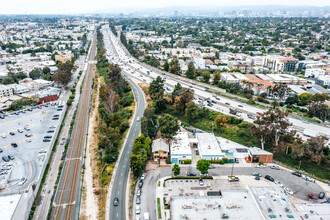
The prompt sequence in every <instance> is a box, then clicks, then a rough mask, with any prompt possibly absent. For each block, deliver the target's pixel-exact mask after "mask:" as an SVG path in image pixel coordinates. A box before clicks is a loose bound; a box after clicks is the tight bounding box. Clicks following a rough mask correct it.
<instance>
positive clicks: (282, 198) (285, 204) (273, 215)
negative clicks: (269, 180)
mask: <svg viewBox="0 0 330 220" xmlns="http://www.w3.org/2000/svg"><path fill="white" fill-rule="evenodd" d="M249 188H250V191H251V193H252V195H253V197H254V201H255V202H256V203H257V205H258V207H259V210H261V214H262V219H267V220H271V219H301V218H300V216H299V214H298V213H297V211H296V209H295V208H294V207H293V206H292V204H291V202H290V200H289V198H288V196H287V195H286V194H285V193H284V192H283V189H282V188H281V187H280V186H250V187H249Z"/></svg>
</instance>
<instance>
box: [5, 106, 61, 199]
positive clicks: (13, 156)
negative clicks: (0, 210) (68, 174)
mask: <svg viewBox="0 0 330 220" xmlns="http://www.w3.org/2000/svg"><path fill="white" fill-rule="evenodd" d="M59 103H60V104H59ZM59 103H58V102H53V103H49V104H43V105H38V106H34V107H28V108H27V109H25V110H21V111H17V112H14V113H9V114H8V113H7V114H5V115H4V116H5V117H4V119H0V149H1V150H0V152H1V153H0V156H1V160H0V169H1V172H0V192H1V193H3V192H6V193H10V192H14V191H17V190H24V189H27V188H28V187H29V186H30V185H31V183H37V182H38V181H39V180H40V179H41V175H42V173H41V171H43V169H44V165H45V164H46V163H47V161H48V159H49V154H50V151H51V146H52V145H53V143H54V140H55V138H56V134H57V132H58V129H59V126H60V121H61V119H62V118H63V115H64V112H65V110H66V106H65V105H64V103H62V102H59ZM61 106H62V107H61ZM46 136H47V137H46Z"/></svg>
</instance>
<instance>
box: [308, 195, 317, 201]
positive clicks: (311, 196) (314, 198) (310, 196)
mask: <svg viewBox="0 0 330 220" xmlns="http://www.w3.org/2000/svg"><path fill="white" fill-rule="evenodd" d="M308 198H309V199H311V200H317V197H314V196H313V194H308Z"/></svg>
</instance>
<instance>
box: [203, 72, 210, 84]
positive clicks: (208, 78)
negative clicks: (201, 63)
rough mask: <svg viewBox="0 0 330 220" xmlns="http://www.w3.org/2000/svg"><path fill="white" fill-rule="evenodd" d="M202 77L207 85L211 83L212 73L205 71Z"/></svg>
mask: <svg viewBox="0 0 330 220" xmlns="http://www.w3.org/2000/svg"><path fill="white" fill-rule="evenodd" d="M202 76H203V81H204V82H205V83H209V81H210V78H211V74H210V72H209V71H203V73H202Z"/></svg>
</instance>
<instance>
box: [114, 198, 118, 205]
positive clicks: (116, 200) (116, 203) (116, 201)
mask: <svg viewBox="0 0 330 220" xmlns="http://www.w3.org/2000/svg"><path fill="white" fill-rule="evenodd" d="M118 205H119V199H118V198H117V197H116V198H115V199H114V200H113V206H118Z"/></svg>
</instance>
